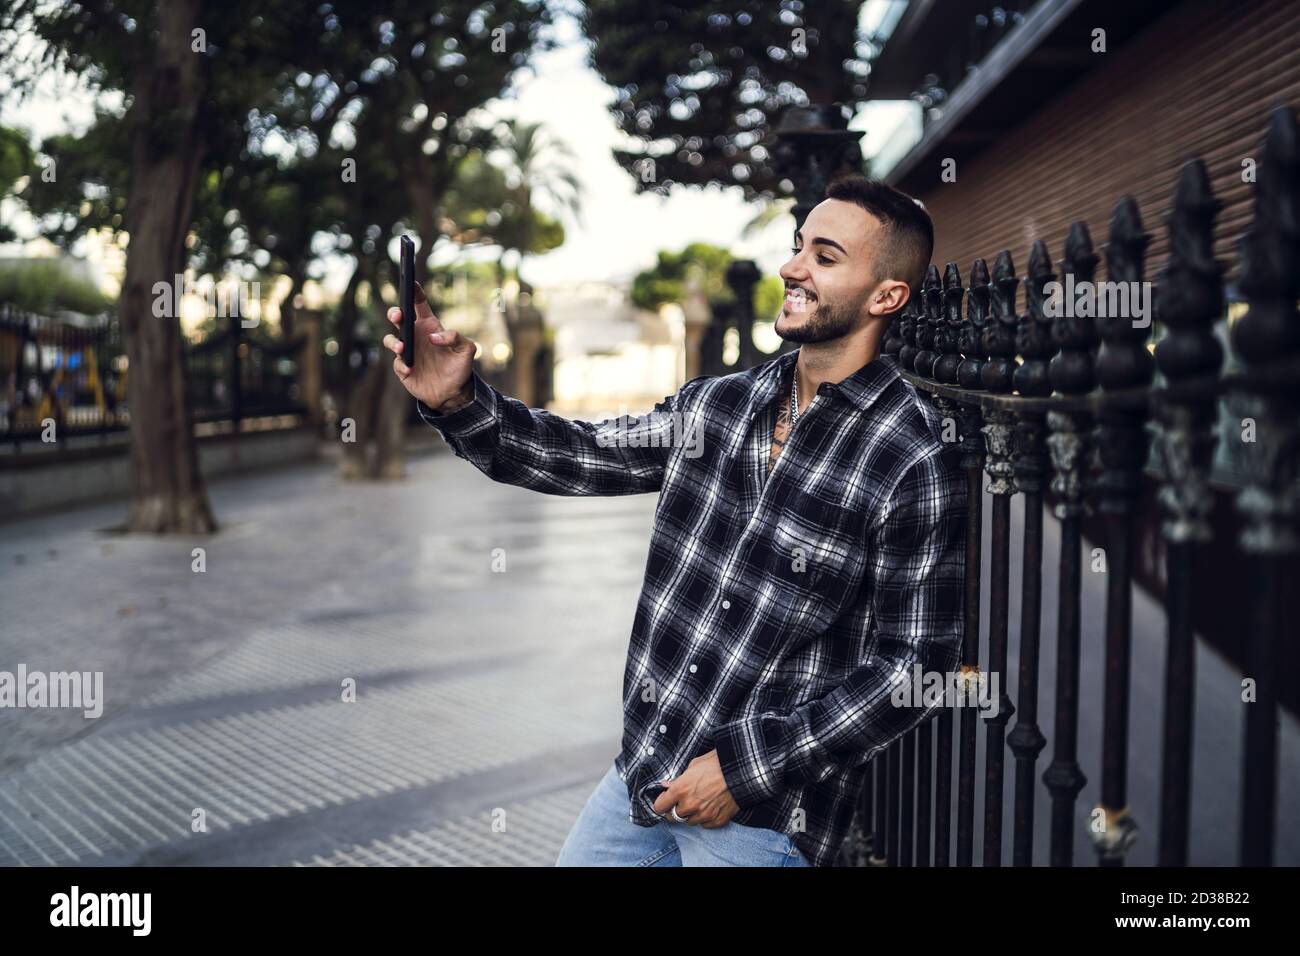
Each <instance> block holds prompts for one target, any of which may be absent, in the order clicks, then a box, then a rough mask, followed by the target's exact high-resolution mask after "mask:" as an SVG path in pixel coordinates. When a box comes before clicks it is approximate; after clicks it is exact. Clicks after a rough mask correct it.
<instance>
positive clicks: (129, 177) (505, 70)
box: [0, 0, 548, 531]
mask: <svg viewBox="0 0 1300 956" xmlns="http://www.w3.org/2000/svg"><path fill="white" fill-rule="evenodd" d="M547 19H548V14H547V13H546V10H545V8H544V7H543V5H542V3H541V0H498V2H496V3H494V4H483V3H481V2H471V0H445V2H437V3H435V2H432V0H387V2H384V0H378V2H376V3H374V4H351V3H348V4H320V3H312V2H309V0H229V2H224V3H216V2H212V0H169V2H161V0H114V2H109V0H98V2H88V3H78V4H67V5H63V4H54V3H50V2H48V0H12V2H11V3H10V4H9V5H8V6H7V7H6V8H5V10H4V11H0V34H3V35H5V36H6V37H8V38H9V42H7V43H5V44H4V45H3V46H0V59H4V60H5V62H6V67H7V68H10V69H9V70H7V72H12V74H13V75H14V76H15V77H16V80H17V82H18V83H19V84H20V85H25V86H26V88H28V89H30V88H31V87H32V85H33V84H34V81H35V78H36V76H37V75H38V73H39V72H41V71H43V70H45V69H48V68H51V67H60V68H63V69H65V70H67V71H69V72H71V73H73V74H76V75H78V76H81V77H83V78H84V79H86V80H87V81H88V82H90V83H91V84H93V85H94V86H95V87H96V88H98V89H99V90H102V91H110V90H113V91H121V92H122V93H123V94H124V98H125V103H126V108H125V111H124V112H123V113H121V114H120V115H119V114H114V113H111V112H105V113H104V114H102V115H101V117H100V122H99V123H97V124H96V127H97V128H96V129H95V130H93V131H92V134H91V139H93V140H96V141H98V142H100V143H101V144H105V145H111V147H112V149H111V151H110V152H108V153H103V154H101V155H100V159H101V161H102V164H103V166H104V167H105V168H104V169H103V170H102V171H97V170H95V169H93V168H89V166H90V165H92V164H86V166H87V168H84V169H83V170H81V172H82V173H83V174H84V178H82V177H74V178H73V179H71V180H70V181H69V180H67V179H66V177H67V173H68V167H67V166H66V165H64V163H63V160H67V159H73V160H75V159H76V158H77V156H78V148H77V147H76V146H74V144H72V143H71V142H66V141H65V142H64V143H62V144H59V143H52V144H51V146H50V148H51V150H56V151H57V149H58V147H60V146H62V147H63V148H64V149H66V150H67V152H66V154H63V155H58V156H53V155H52V156H51V158H53V159H56V160H58V161H59V162H58V163H57V165H58V168H59V170H60V175H61V176H64V177H65V179H64V181H63V182H61V183H60V185H59V186H58V188H57V189H55V190H52V191H51V193H50V196H49V197H48V198H47V199H45V200H42V199H37V200H36V205H37V206H38V207H39V206H41V205H42V204H44V205H45V206H46V208H48V209H51V210H56V209H58V208H59V207H60V206H62V211H63V212H64V213H66V215H63V216H59V217H58V219H59V220H60V221H59V222H58V223H56V224H55V225H54V227H53V232H54V233H55V235H60V236H62V237H63V238H65V239H68V240H70V239H71V238H72V237H73V235H74V234H76V233H77V232H78V231H82V232H84V231H85V230H86V229H88V228H94V227H97V226H98V225H108V226H109V227H110V228H113V229H117V230H121V231H124V232H126V233H127V234H129V236H130V240H131V241H130V245H129V247H128V252H127V262H126V278H125V281H124V284H123V290H122V296H121V299H120V302H119V310H120V313H121V325H122V329H123V333H124V338H125V340H126V348H127V355H128V361H129V369H130V371H129V378H128V381H129V390H128V397H129V403H130V408H131V432H130V447H131V459H130V460H131V474H132V479H133V480H132V489H133V490H132V494H133V497H132V502H131V508H130V514H129V517H128V522H127V525H128V528H130V529H132V530H138V531H210V530H213V529H214V528H215V526H216V522H215V520H214V518H213V515H212V512H211V508H210V506H209V504H208V500H207V493H206V490H205V488H204V484H203V480H202V476H201V475H200V473H199V471H198V467H197V455H196V448H195V445H194V439H193V432H192V428H191V414H190V409H189V403H188V396H187V392H186V387H185V383H184V380H183V377H182V362H181V336H180V329H179V322H178V317H177V316H174V315H169V316H166V317H162V318H159V317H155V316H154V315H153V310H152V305H153V303H154V300H155V297H156V294H155V292H154V288H155V286H156V285H157V284H158V283H160V282H162V283H170V282H171V281H172V277H173V276H174V275H176V274H180V273H183V272H184V271H185V267H186V265H187V264H188V260H189V259H190V257H191V256H197V257H199V258H200V259H203V260H205V261H206V262H207V263H208V264H209V265H210V266H211V267H216V265H217V264H218V263H221V262H223V261H224V260H225V259H226V257H227V256H233V257H235V258H238V257H239V256H240V255H241V253H240V252H239V250H238V249H237V248H236V246H237V245H238V244H239V243H248V244H251V245H252V246H253V248H252V249H251V250H249V255H251V256H257V254H258V253H268V252H269V251H270V250H271V249H272V248H274V249H275V250H276V255H278V256H279V261H278V262H274V261H273V259H274V258H275V257H274V256H269V255H268V256H267V257H266V259H267V264H268V265H271V266H275V265H278V266H280V267H282V268H285V269H286V270H288V274H289V275H290V276H291V280H292V281H294V282H295V284H296V283H298V282H300V281H301V275H303V274H305V272H304V271H303V270H305V269H306V268H308V265H306V264H305V263H309V261H310V258H312V256H313V252H312V246H311V244H312V242H313V240H314V237H315V235H317V234H318V232H319V230H318V227H319V226H321V225H324V224H325V223H324V222H322V221H313V220H312V217H314V215H315V213H316V212H318V211H322V210H320V209H319V204H316V203H313V204H311V205H309V206H303V205H301V202H302V200H303V199H304V198H313V197H311V196H310V195H309V193H310V192H311V189H310V188H306V189H305V188H304V187H314V186H315V185H320V184H321V183H324V182H330V183H332V184H333V186H334V188H335V189H336V190H337V195H338V196H340V197H346V198H347V199H348V200H352V199H354V198H355V193H356V192H357V191H355V190H354V191H352V193H349V191H348V189H347V187H348V185H355V183H356V179H354V181H353V182H352V183H348V181H347V180H346V179H342V180H340V178H336V177H337V176H338V173H337V171H334V172H333V173H332V174H331V175H330V176H329V177H328V178H327V179H321V180H311V179H310V178H308V179H302V180H299V182H298V184H297V186H298V188H297V189H295V188H293V185H292V184H291V183H290V184H286V183H285V182H284V180H285V179H289V178H291V177H292V175H293V173H291V172H289V170H290V169H292V168H293V167H294V164H295V162H297V161H298V160H299V159H301V158H302V157H306V158H308V159H310V158H311V157H312V156H314V155H316V154H317V153H318V152H319V151H320V150H321V149H322V148H325V147H328V146H329V145H331V144H333V145H335V146H338V145H341V143H337V142H333V137H334V136H335V134H336V133H337V132H338V130H339V128H347V127H349V126H354V125H355V124H356V122H357V120H358V117H359V116H361V115H362V114H364V113H365V111H367V110H369V111H370V113H371V116H372V117H373V118H374V121H373V122H372V123H371V124H370V132H371V133H372V135H374V136H377V137H378V140H377V142H376V145H377V146H382V147H383V148H384V149H385V150H386V157H385V163H386V165H384V166H382V167H378V168H382V169H383V170H384V172H385V173H388V172H389V171H392V175H390V176H389V177H388V178H387V187H388V189H389V191H390V192H398V193H400V192H401V191H402V190H403V189H404V190H405V193H406V201H407V204H408V205H407V206H406V215H405V216H404V217H403V220H402V222H401V224H400V225H399V224H398V223H397V222H396V221H395V220H393V219H388V220H387V221H385V222H382V223H376V222H374V221H372V222H371V223H370V224H369V225H367V226H366V227H365V233H366V236H367V241H368V242H372V243H373V245H374V250H375V253H374V254H375V255H379V254H380V250H381V249H382V250H383V252H382V255H383V257H384V259H385V260H388V256H387V251H386V249H384V246H385V245H386V243H385V242H383V241H381V240H382V239H386V238H388V237H391V235H393V232H394V231H395V230H398V229H401V228H410V229H411V231H414V232H416V233H417V234H418V235H419V236H420V240H421V248H422V249H423V250H424V251H425V254H426V255H427V253H428V251H429V250H430V249H432V246H433V242H434V240H435V239H436V238H437V236H438V234H439V228H438V223H437V215H436V211H437V205H438V202H439V200H440V197H441V196H442V194H443V193H444V192H445V189H446V185H447V181H448V177H449V171H450V169H451V168H453V167H454V164H455V161H456V159H457V158H458V156H459V154H460V151H461V150H463V148H464V144H463V142H462V138H463V137H464V136H466V135H467V134H469V133H470V132H471V129H470V127H471V126H472V124H471V123H468V122H467V117H468V115H469V114H470V113H471V112H472V111H473V110H474V109H475V108H476V107H478V106H481V105H482V104H483V103H485V102H486V101H487V100H489V99H491V98H492V97H494V96H496V95H498V94H499V93H500V92H501V90H502V89H503V88H504V86H505V84H506V83H507V81H508V79H509V78H510V77H511V76H512V74H513V73H514V71H515V70H516V69H518V68H519V67H520V66H522V65H523V64H524V63H525V62H526V59H527V56H528V54H529V53H530V52H531V50H532V49H533V48H534V46H536V45H537V44H538V42H539V31H540V29H541V27H542V26H543V25H544V24H545V22H546V21H547ZM23 32H27V33H30V34H34V35H35V36H36V37H37V38H38V40H39V41H41V45H40V46H39V47H38V52H37V54H36V55H35V56H34V57H31V58H29V60H28V61H27V62H25V63H24V62H22V61H21V58H20V56H19V54H18V46H17V43H16V41H14V40H13V37H15V36H17V35H19V34H21V33H23ZM20 67H21V68H22V69H20ZM23 69H25V70H26V73H25V75H23V72H22V70H23ZM354 142H355V140H354ZM81 156H82V158H85V157H86V154H85V152H84V151H81ZM268 160H274V162H273V163H272V162H268ZM299 170H300V171H302V172H304V173H305V175H307V176H308V177H310V176H312V175H318V173H312V172H309V171H307V170H306V168H305V167H301V166H300V167H299ZM369 172H370V173H371V174H373V173H375V172H376V169H375V168H372V169H371V170H370V171H369ZM360 175H366V171H364V170H363V171H362V172H361V174H360ZM277 178H280V180H281V181H280V183H279V186H280V187H282V188H279V189H278V190H272V192H270V193H269V194H268V193H265V192H263V189H264V188H271V187H273V186H274V185H276V184H275V183H274V182H273V181H274V180H276V179H277ZM394 187H396V188H394ZM76 192H79V193H80V196H75V197H74V195H73V194H74V193H76ZM259 197H264V200H259ZM73 198H77V199H79V200H80V201H79V202H77V203H76V205H75V207H73V206H72V205H71V203H70V202H69V201H70V200H71V199H73ZM235 202H238V203H241V204H242V206H243V209H242V210H241V209H237V208H235V207H233V206H231V205H230V204H231V203H235ZM294 202H298V203H299V206H298V208H297V213H296V214H293V213H292V212H291V210H292V206H291V204H292V203H294ZM74 208H75V211H72V210H73V209H74ZM231 214H234V215H233V218H232V217H231ZM286 215H287V218H288V219H289V220H293V222H291V223H290V222H286V221H284V220H282V221H281V222H280V223H278V224H272V225H275V228H273V229H270V228H266V226H267V224H268V223H271V220H272V219H273V218H275V217H283V216H286ZM335 216H336V218H337V219H344V218H349V217H348V214H347V213H345V212H341V211H336V213H335ZM374 226H378V227H379V228H381V229H384V230H387V232H386V235H384V236H382V237H381V236H376V235H373V234H372V227H374ZM259 232H260V233H261V236H260V238H259V235H258V234H259ZM339 234H340V235H341V233H339ZM272 240H273V241H274V243H275V244H274V246H272ZM253 261H255V262H256V259H254V260H253ZM386 265H387V266H389V267H390V268H391V265H392V264H391V260H389V261H387V262H386ZM358 267H361V262H360V260H359V261H358ZM372 267H373V268H374V271H375V273H378V272H380V271H381V270H379V269H378V268H377V266H374V264H368V265H367V268H372ZM357 286H359V283H358V284H357ZM354 288H355V287H354ZM389 378H390V379H391V378H392V376H391V375H390V376H389ZM390 384H391V385H394V386H396V389H395V390H394V389H392V388H390V389H388V390H387V392H385V395H386V401H385V408H386V410H387V412H386V414H385V415H384V416H381V421H383V422H384V423H386V424H385V425H384V426H383V428H382V431H383V432H384V434H385V435H387V436H388V438H387V449H388V451H387V453H386V458H387V460H388V461H390V462H391V460H392V457H393V455H394V454H395V452H393V450H392V449H393V446H394V444H395V443H394V442H393V440H392V435H393V434H394V433H395V432H397V433H398V434H399V436H400V432H398V431H397V430H398V429H400V422H401V421H402V420H404V414H403V413H404V411H405V409H406V407H407V404H408V403H406V402H405V401H404V396H403V395H401V394H400V393H402V392H403V391H404V390H402V389H401V387H400V383H397V382H396V381H392V382H391V383H390ZM394 423H396V424H394Z"/></svg>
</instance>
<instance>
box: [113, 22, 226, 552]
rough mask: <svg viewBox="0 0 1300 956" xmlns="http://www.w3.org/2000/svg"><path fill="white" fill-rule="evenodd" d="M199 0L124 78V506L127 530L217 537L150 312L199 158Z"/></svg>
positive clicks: (182, 404)
mask: <svg viewBox="0 0 1300 956" xmlns="http://www.w3.org/2000/svg"><path fill="white" fill-rule="evenodd" d="M201 7H202V0H175V2H171V3H160V4H159V5H158V9H159V12H158V43H157V46H156V47H155V48H154V49H153V50H152V51H151V53H150V55H149V57H148V58H147V59H146V60H145V61H143V62H140V63H137V64H136V65H135V71H134V77H133V80H132V90H131V93H132V98H133V102H132V107H131V115H130V117H129V120H130V122H131V123H132V131H131V189H130V194H129V196H128V197H127V207H126V217H125V218H126V228H127V231H128V232H129V234H130V237H131V241H130V245H129V247H128V249H127V257H126V276H125V279H124V281H123V286H122V295H121V300H120V305H119V309H120V319H121V326H122V331H123V336H124V338H125V340H126V352H127V360H128V363H129V364H128V373H127V374H128V380H127V394H128V401H129V403H130V405H129V407H130V411H131V428H130V449H131V487H132V492H131V494H132V497H131V507H130V513H129V515H128V518H127V529H128V530H130V531H145V532H167V531H176V532H185V533H204V532H210V531H214V530H216V521H215V520H214V518H213V516H212V509H211V507H210V505H209V504H208V494H207V489H206V487H205V486H204V482H203V476H202V474H201V473H200V472H199V467H198V449H197V446H196V444H195V440H194V429H193V420H192V414H191V409H190V402H189V394H188V392H187V390H186V383H185V369H184V362H183V355H182V349H181V331H180V320H179V316H178V314H177V311H178V310H177V309H176V308H175V305H176V302H175V300H174V297H173V296H172V294H171V293H170V292H169V293H168V294H167V302H168V306H169V307H168V309H167V310H166V311H167V315H166V317H163V318H159V317H156V316H155V315H154V314H153V306H154V301H155V293H154V284H155V283H158V282H164V283H166V285H167V287H168V289H171V288H172V287H173V283H174V281H175V280H174V277H175V276H176V275H178V274H180V273H183V272H184V267H185V237H186V234H187V233H188V231H189V228H190V218H191V207H192V205H193V199H194V190H195V182H196V179H197V174H198V170H199V165H200V163H201V162H202V159H203V153H204V148H205V145H204V138H203V135H202V128H203V118H202V115H201V112H202V103H203V97H204V87H205V81H204V73H203V71H204V69H205V66H204V61H205V58H204V57H202V56H199V55H197V54H195V53H192V52H190V42H191V41H190V30H191V29H192V27H193V26H194V24H195V23H197V22H199V13H200V8H201Z"/></svg>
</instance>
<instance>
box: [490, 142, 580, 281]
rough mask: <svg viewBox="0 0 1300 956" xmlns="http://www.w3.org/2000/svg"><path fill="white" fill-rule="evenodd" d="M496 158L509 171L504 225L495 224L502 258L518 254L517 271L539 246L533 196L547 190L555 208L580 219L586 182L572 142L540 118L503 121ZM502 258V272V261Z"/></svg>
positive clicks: (499, 260) (545, 194) (499, 270)
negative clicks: (577, 170) (575, 168)
mask: <svg viewBox="0 0 1300 956" xmlns="http://www.w3.org/2000/svg"><path fill="white" fill-rule="evenodd" d="M494 153H495V155H494V158H495V159H498V160H501V161H503V163H504V165H503V167H502V172H503V173H504V174H505V177H506V195H507V198H506V202H505V203H503V206H502V210H501V211H502V216H503V219H505V220H508V221H509V226H508V227H507V223H506V222H504V221H503V223H502V228H499V229H498V230H497V233H498V235H499V238H500V244H501V259H504V257H505V254H506V253H507V252H510V251H512V250H513V251H514V252H516V253H517V254H518V260H517V261H516V263H515V272H516V274H518V272H519V268H520V265H521V264H522V262H523V259H524V256H526V255H528V254H529V253H530V252H535V251H537V250H536V248H535V245H534V243H535V240H536V239H537V238H538V235H537V230H538V219H537V217H536V216H535V215H534V212H533V198H534V197H535V196H544V197H546V199H547V200H548V203H549V205H550V206H551V207H552V212H560V211H562V210H567V211H569V212H571V213H573V216H574V218H575V219H577V220H578V221H579V222H581V221H582V218H581V214H582V201H581V192H582V187H581V185H580V184H579V182H578V178H577V177H576V176H575V175H574V174H573V166H574V165H575V163H576V161H577V157H576V156H574V154H573V151H572V150H571V149H569V146H568V144H566V143H565V142H564V141H563V140H561V139H558V138H557V137H556V136H554V135H553V134H552V133H550V132H549V131H548V130H547V129H546V128H545V127H544V126H542V124H541V123H523V122H520V121H519V120H515V119H510V120H506V121H504V122H503V123H502V124H501V128H500V131H499V145H498V146H497V148H496V150H495V151H494ZM501 259H498V266H497V270H498V275H501V276H502V277H504V267H503V266H502V264H501Z"/></svg>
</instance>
